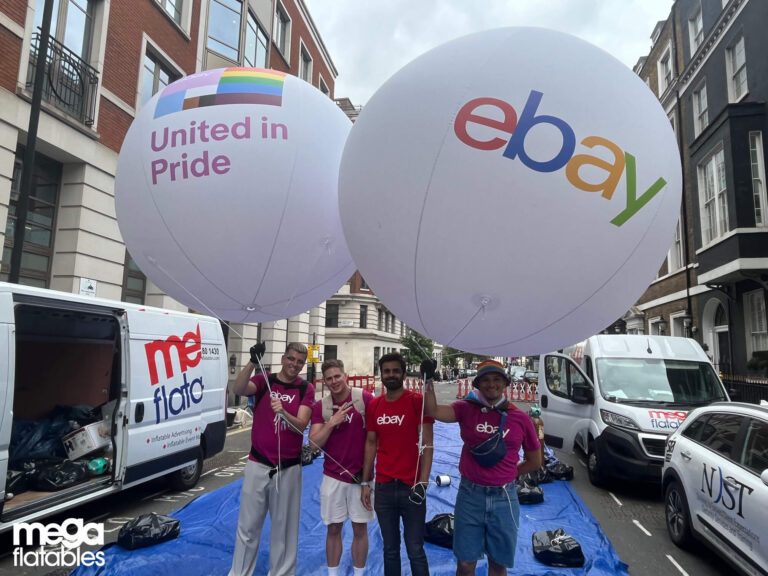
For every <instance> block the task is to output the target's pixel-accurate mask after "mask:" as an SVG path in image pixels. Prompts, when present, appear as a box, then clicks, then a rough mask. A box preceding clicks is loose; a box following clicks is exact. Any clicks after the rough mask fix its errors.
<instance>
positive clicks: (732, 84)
mask: <svg viewBox="0 0 768 576" xmlns="http://www.w3.org/2000/svg"><path fill="white" fill-rule="evenodd" d="M726 54H727V57H726V60H725V61H726V68H727V71H728V96H729V97H730V101H731V102H737V101H738V100H740V99H741V98H742V97H743V96H744V95H745V94H746V93H747V56H746V53H745V51H744V36H741V37H740V38H739V39H738V40H737V41H736V43H735V44H733V45H732V46H731V47H730V48H728V50H727V52H726Z"/></svg>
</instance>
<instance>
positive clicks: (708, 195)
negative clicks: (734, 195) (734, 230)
mask: <svg viewBox="0 0 768 576" xmlns="http://www.w3.org/2000/svg"><path fill="white" fill-rule="evenodd" d="M699 202H700V205H701V235H702V239H703V240H704V244H709V243H710V242H712V241H713V240H714V239H715V238H718V237H719V236H722V235H723V234H725V233H726V232H728V189H727V188H726V182H725V154H724V153H723V151H722V150H718V151H717V152H715V153H714V154H712V156H710V157H709V158H708V159H707V160H706V161H705V162H704V163H703V164H700V165H699Z"/></svg>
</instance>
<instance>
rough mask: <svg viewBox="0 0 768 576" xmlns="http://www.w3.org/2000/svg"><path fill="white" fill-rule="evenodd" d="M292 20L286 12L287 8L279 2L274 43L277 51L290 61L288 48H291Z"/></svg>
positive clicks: (276, 10)
mask: <svg viewBox="0 0 768 576" xmlns="http://www.w3.org/2000/svg"><path fill="white" fill-rule="evenodd" d="M290 33H291V20H290V18H288V14H286V12H285V8H283V7H282V5H281V4H280V3H279V2H278V4H277V8H276V9H275V30H274V35H273V37H272V41H273V42H274V43H275V46H277V49H278V50H280V52H281V53H282V54H283V56H285V59H286V60H287V59H288V47H289V46H290Z"/></svg>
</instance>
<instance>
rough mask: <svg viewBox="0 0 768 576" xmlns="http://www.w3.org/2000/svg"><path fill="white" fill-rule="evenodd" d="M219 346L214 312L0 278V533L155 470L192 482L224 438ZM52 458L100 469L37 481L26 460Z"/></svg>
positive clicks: (36, 466)
mask: <svg viewBox="0 0 768 576" xmlns="http://www.w3.org/2000/svg"><path fill="white" fill-rule="evenodd" d="M226 356H227V355H226V349H225V343H224V338H223V334H222V330H221V325H220V324H219V322H218V320H216V319H215V318H210V317H207V316H200V315H197V314H188V313H181V312H174V311H170V310H162V309H159V308H151V307H148V306H141V305H135V304H128V303H125V302H117V301H109V300H103V299H99V298H91V297H86V296H78V295H75V294H70V293H66V292H55V291H51V290H43V289H39V288H31V287H27V286H20V285H17V284H6V283H0V532H1V531H4V530H7V529H9V528H10V527H11V526H12V525H13V524H14V523H16V522H31V521H33V520H37V519H38V518H42V517H44V516H46V515H49V514H53V513H56V512H61V511H62V510H64V509H66V508H69V507H72V506H76V505H79V504H83V503H85V502H88V501H90V500H93V499H96V498H99V497H102V496H106V495H108V494H112V493H115V492H118V491H120V490H122V489H123V488H127V487H130V486H134V485H136V484H139V483H141V482H145V481H147V480H150V479H152V478H156V477H159V476H162V475H166V474H170V476H169V477H170V479H171V481H172V483H173V484H174V486H175V487H177V488H179V489H185V488H191V487H192V486H194V485H195V484H196V483H197V480H198V478H199V477H200V471H201V468H202V465H203V458H206V457H209V456H211V455H213V454H216V453H217V452H220V451H221V450H222V449H223V447H224V440H225V437H226V392H227V391H226V386H227V365H226ZM83 414H88V415H91V416H92V417H91V418H86V419H83V420H81V421H78V419H79V418H81V417H82V415H83ZM89 420H90V422H89ZM93 420H96V421H95V422H94V421H93ZM63 432H67V434H64V438H63V440H62V439H61V438H59V435H60V434H62V433H63ZM62 457H63V458H64V459H65V460H69V461H72V460H76V459H78V458H80V457H84V458H85V460H90V461H95V459H97V458H102V459H101V460H100V462H99V463H100V465H101V466H100V467H101V468H104V467H105V464H106V466H107V470H106V472H104V473H101V474H98V475H93V476H92V477H87V478H84V479H82V480H81V481H79V482H78V483H76V484H75V485H71V486H66V487H63V488H62V489H60V490H51V491H46V490H41V489H40V484H41V482H40V481H39V478H37V477H34V473H33V472H31V470H40V469H42V468H44V467H45V464H46V461H50V460H49V459H50V458H58V459H59V461H61V459H62ZM96 468H98V467H96ZM23 472H26V473H25V474H23V475H22V473H23ZM92 472H102V470H98V469H96V470H92ZM12 480H13V481H14V484H13V485H14V487H18V488H19V489H18V490H17V492H16V493H13V491H12V490H9V489H8V488H9V487H10V483H11V481H12ZM19 480H22V481H21V482H19Z"/></svg>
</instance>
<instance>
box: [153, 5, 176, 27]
mask: <svg viewBox="0 0 768 576" xmlns="http://www.w3.org/2000/svg"><path fill="white" fill-rule="evenodd" d="M155 1H156V2H157V3H158V4H160V6H162V7H163V10H165V12H166V13H167V14H168V16H170V17H171V18H173V21H174V22H176V24H179V25H180V24H181V6H182V4H183V0H155Z"/></svg>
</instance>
